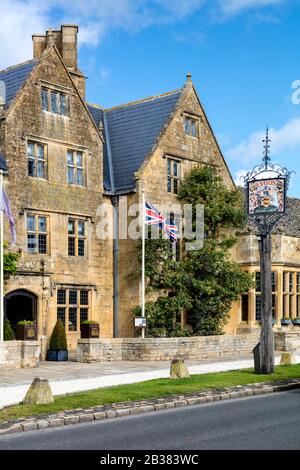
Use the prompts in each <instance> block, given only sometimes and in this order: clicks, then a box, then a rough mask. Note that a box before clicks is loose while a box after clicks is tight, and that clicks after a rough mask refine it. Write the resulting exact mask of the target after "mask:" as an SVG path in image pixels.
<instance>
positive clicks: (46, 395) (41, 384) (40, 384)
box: [23, 377, 54, 405]
mask: <svg viewBox="0 0 300 470" xmlns="http://www.w3.org/2000/svg"><path fill="white" fill-rule="evenodd" d="M53 402H54V398H53V395H52V391H51V388H50V385H49V382H48V379H44V378H38V377H36V378H35V379H34V380H33V382H32V384H31V385H30V387H29V389H28V391H27V393H26V395H25V398H24V400H23V405H46V404H47V403H53Z"/></svg>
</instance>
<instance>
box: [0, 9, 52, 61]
mask: <svg viewBox="0 0 300 470" xmlns="http://www.w3.org/2000/svg"><path fill="white" fill-rule="evenodd" d="M0 18H1V25H0V44H1V53H0V68H4V67H7V66H9V65H14V64H16V63H18V62H22V61H24V60H28V59H30V58H31V56H32V55H31V49H32V46H31V44H32V41H31V35H32V34H33V33H38V32H40V31H43V30H44V29H45V28H46V27H47V18H46V16H45V11H44V7H43V2H36V1H19V0H0Z"/></svg>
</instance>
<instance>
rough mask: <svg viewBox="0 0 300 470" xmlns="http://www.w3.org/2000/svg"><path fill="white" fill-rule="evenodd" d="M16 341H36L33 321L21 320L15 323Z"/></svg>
mask: <svg viewBox="0 0 300 470" xmlns="http://www.w3.org/2000/svg"><path fill="white" fill-rule="evenodd" d="M16 339H18V340H21V341H32V340H35V339H36V324H35V323H34V321H29V320H22V321H19V323H17V330H16Z"/></svg>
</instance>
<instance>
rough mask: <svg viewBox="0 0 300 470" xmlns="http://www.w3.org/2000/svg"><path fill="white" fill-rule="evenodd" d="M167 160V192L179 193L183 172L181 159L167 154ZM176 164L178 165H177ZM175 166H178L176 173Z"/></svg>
mask: <svg viewBox="0 0 300 470" xmlns="http://www.w3.org/2000/svg"><path fill="white" fill-rule="evenodd" d="M166 162H167V192H168V193H169V194H178V190H179V185H180V180H181V173H182V167H181V161H180V160H178V159H176V158H173V157H169V156H167V157H166ZM175 164H176V167H175ZM174 168H177V171H176V174H175V171H174ZM169 183H170V185H169ZM169 188H170V189H169Z"/></svg>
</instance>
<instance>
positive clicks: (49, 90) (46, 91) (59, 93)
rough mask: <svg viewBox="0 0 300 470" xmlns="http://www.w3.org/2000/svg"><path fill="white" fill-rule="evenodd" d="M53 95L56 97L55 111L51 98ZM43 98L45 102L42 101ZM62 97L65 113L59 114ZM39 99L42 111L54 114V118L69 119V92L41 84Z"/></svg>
mask: <svg viewBox="0 0 300 470" xmlns="http://www.w3.org/2000/svg"><path fill="white" fill-rule="evenodd" d="M54 95H56V106H57V111H54V110H53V96H54ZM44 96H45V97H47V98H46V100H44V99H43V97H44ZM58 97H59V98H58ZM62 97H64V98H65V105H64V108H65V112H64V113H62V112H61V109H62ZM40 98H41V107H42V111H45V112H48V113H51V114H55V115H56V116H62V117H67V118H69V117H70V92H69V91H66V90H61V89H59V88H55V87H51V86H46V85H44V84H42V85H41V92H40ZM45 101H46V107H45V106H44V102H45ZM46 108H47V109H46Z"/></svg>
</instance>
